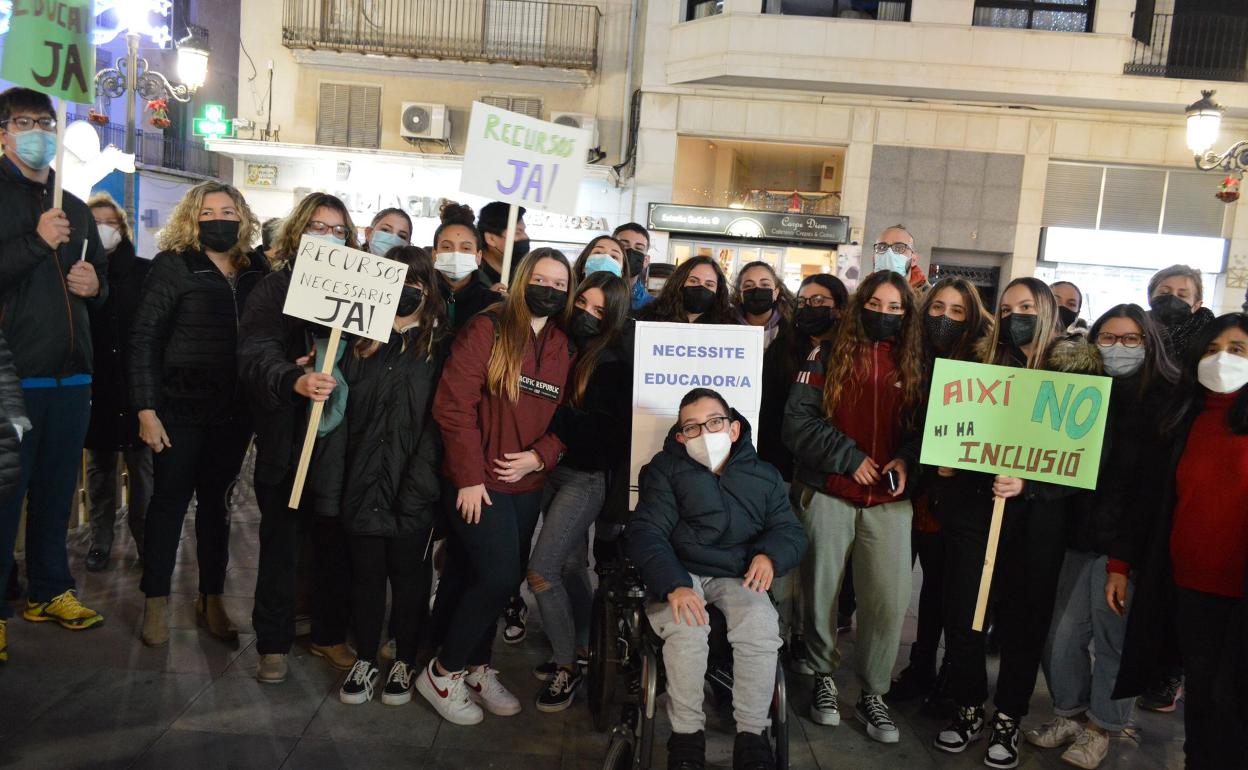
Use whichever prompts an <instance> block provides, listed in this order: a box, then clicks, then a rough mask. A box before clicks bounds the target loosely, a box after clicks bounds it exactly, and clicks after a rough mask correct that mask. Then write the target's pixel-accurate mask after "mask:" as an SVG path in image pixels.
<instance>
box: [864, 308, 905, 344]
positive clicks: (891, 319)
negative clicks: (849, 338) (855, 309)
mask: <svg viewBox="0 0 1248 770" xmlns="http://www.w3.org/2000/svg"><path fill="white" fill-rule="evenodd" d="M903 319H905V315H904V314H897V315H894V314H892V313H881V312H880V311H878V310H868V309H866V308H863V309H862V328H863V331H865V332H866V333H867V339H869V340H871V341H872V342H882V341H884V340H886V339H889V338H891V337H896V336H897V334H898V332H900V331H901V322H902V320H903Z"/></svg>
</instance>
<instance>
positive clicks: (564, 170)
mask: <svg viewBox="0 0 1248 770" xmlns="http://www.w3.org/2000/svg"><path fill="white" fill-rule="evenodd" d="M589 142H590V136H589V132H588V131H586V130H584V129H581V128H573V127H572V126H564V125H560V124H558V123H549V122H547V121H544V120H538V119H536V118H530V117H527V116H525V115H520V114H519V113H515V112H510V111H508V110H501V109H499V108H497V107H491V106H489V105H488V104H482V103H481V102H473V103H472V119H471V120H470V121H469V124H468V146H467V148H466V149H465V150H464V166H463V172H462V174H461V176H460V183H459V189H460V190H462V191H463V192H466V193H469V194H471V195H480V196H481V197H483V198H489V199H492V200H500V201H505V202H507V203H513V204H516V205H518V206H524V207H525V208H529V209H535V210H538V211H554V212H558V213H561V214H574V213H576V196H577V192H578V191H579V190H580V187H581V177H583V176H584V175H585V160H586V158H587V157H588V155H589Z"/></svg>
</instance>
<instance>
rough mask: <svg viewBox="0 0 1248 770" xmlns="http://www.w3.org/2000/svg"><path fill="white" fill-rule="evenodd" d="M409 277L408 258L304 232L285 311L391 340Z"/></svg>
mask: <svg viewBox="0 0 1248 770" xmlns="http://www.w3.org/2000/svg"><path fill="white" fill-rule="evenodd" d="M406 277H407V265H405V264H403V263H402V262H395V261H394V260H393V259H386V258H384V257H378V256H376V255H374V254H369V253H368V252H367V251H360V250H359V249H350V248H347V247H346V246H338V245H337V244H334V243H332V242H330V241H328V240H326V239H324V238H318V237H316V236H315V235H304V236H303V239H302V240H301V241H299V251H298V255H297V256H296V257H295V264H294V272H293V274H292V275H291V277H290V291H288V292H287V293H286V304H285V305H284V306H283V307H282V312H283V313H285V314H286V315H290V316H294V317H295V318H302V319H303V320H305V321H311V322H312V323H318V324H321V325H322V326H329V327H332V328H335V329H341V330H342V331H344V332H347V333H348V334H354V335H357V336H360V337H368V338H369V339H374V340H378V341H379V342H389V341H390V330H391V327H393V326H394V315H395V312H396V311H397V310H398V307H399V295H400V294H402V293H403V282H404V279H405V278H406Z"/></svg>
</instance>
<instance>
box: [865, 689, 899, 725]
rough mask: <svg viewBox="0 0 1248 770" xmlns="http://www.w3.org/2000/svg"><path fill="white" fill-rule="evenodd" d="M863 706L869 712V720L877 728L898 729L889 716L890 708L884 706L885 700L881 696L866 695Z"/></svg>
mask: <svg viewBox="0 0 1248 770" xmlns="http://www.w3.org/2000/svg"><path fill="white" fill-rule="evenodd" d="M862 705H863V708H865V709H866V711H867V718H868V719H870V720H871V722H872V723H873V724H875V725H876V726H877V727H885V726H887V727H896V725H895V724H894V723H893V720H892V718H891V717H889V715H888V707H887V706H885V705H884V699H883V698H881V697H880V696H878V695H864V696H863V698H862Z"/></svg>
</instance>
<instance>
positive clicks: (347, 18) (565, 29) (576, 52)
mask: <svg viewBox="0 0 1248 770" xmlns="http://www.w3.org/2000/svg"><path fill="white" fill-rule="evenodd" d="M284 3H285V5H284V8H283V14H282V43H283V44H284V45H285V46H286V47H287V48H309V49H325V50H331V51H350V52H358V53H368V54H383V55H388V56H408V57H412V58H419V59H450V60H457V61H479V62H493V63H505V64H523V65H529V66H536V67H561V68H566V69H580V70H593V69H595V68H596V67H597V64H598V26H599V18H600V17H601V13H600V12H599V10H598V8H597V6H594V5H582V4H573V3H551V2H543V1H542V0H333V1H331V0H284Z"/></svg>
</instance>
